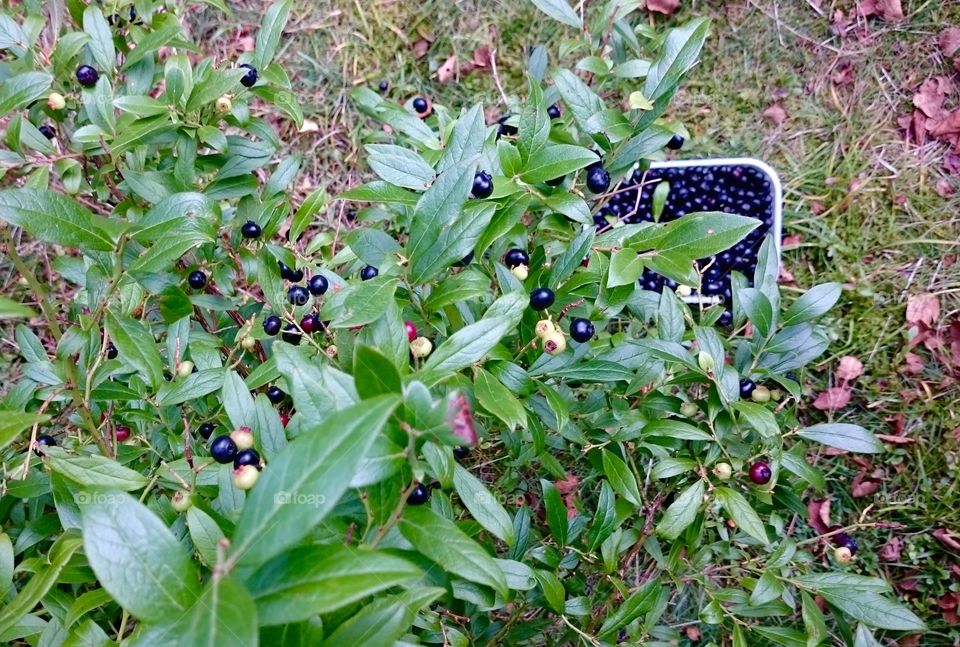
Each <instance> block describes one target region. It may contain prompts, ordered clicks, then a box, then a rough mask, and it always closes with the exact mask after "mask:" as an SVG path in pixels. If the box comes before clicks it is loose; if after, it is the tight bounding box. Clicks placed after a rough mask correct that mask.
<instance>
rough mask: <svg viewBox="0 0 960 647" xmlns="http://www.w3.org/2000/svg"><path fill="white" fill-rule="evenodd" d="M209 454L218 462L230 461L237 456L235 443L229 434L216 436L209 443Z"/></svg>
mask: <svg viewBox="0 0 960 647" xmlns="http://www.w3.org/2000/svg"><path fill="white" fill-rule="evenodd" d="M210 456H212V457H213V460H215V461H217V462H218V463H220V464H224V465H225V464H226V463H232V462H233V459H234V458H236V457H237V444H236V443H235V442H233V439H232V438H230V436H227V435H223V436H217V437H216V438H214V439H213V442H211V443H210Z"/></svg>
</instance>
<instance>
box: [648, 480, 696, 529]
mask: <svg viewBox="0 0 960 647" xmlns="http://www.w3.org/2000/svg"><path fill="white" fill-rule="evenodd" d="M704 487H705V486H704V483H703V481H696V482H695V483H693V485H691V486H690V487H688V488H687V489H686V490H684V491H683V492H682V493H681V494H680V496H678V497H677V498H676V499H675V500H674V501H673V503H671V504H670V507H669V508H667V510H666V512H664V513H663V517H661V519H660V523H658V524H657V534H658V535H660V536H661V537H663V538H665V539H676V538H677V537H679V536H680V533H682V532H683V531H684V530H686V529H687V526H689V525H690V524H691V523H693V521H694V519H696V518H697V513H698V512H699V511H700V506H701V505H702V504H703V491H704Z"/></svg>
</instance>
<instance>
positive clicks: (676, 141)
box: [667, 135, 684, 151]
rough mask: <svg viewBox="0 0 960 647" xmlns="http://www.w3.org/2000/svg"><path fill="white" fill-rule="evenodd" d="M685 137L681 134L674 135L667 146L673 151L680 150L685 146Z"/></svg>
mask: <svg viewBox="0 0 960 647" xmlns="http://www.w3.org/2000/svg"><path fill="white" fill-rule="evenodd" d="M683 141H684V140H683V137H681V136H680V135H674V136H673V137H671V138H670V141H668V142H667V148H669V149H670V150H672V151H678V150H680V149H681V148H683Z"/></svg>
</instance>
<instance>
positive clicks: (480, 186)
mask: <svg viewBox="0 0 960 647" xmlns="http://www.w3.org/2000/svg"><path fill="white" fill-rule="evenodd" d="M492 193H493V176H491V175H490V174H489V173H487V172H486V171H477V172H476V173H475V174H474V176H473V188H472V189H471V190H470V195H472V196H473V197H475V198H489V197H490V195H491V194H492Z"/></svg>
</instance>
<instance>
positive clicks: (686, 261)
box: [644, 252, 700, 286]
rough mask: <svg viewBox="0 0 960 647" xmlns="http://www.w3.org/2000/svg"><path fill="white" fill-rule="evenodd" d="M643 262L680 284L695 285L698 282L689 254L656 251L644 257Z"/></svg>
mask: <svg viewBox="0 0 960 647" xmlns="http://www.w3.org/2000/svg"><path fill="white" fill-rule="evenodd" d="M644 264H645V265H646V266H647V267H649V268H650V269H651V270H653V271H654V272H656V273H658V274H662V275H663V276H665V277H667V278H668V279H673V280H674V281H676V282H677V283H680V284H682V285H690V286H695V285H698V284H699V283H700V277H699V276H698V275H697V271H696V270H695V269H694V267H693V262H692V261H691V260H690V257H689V256H685V255H683V254H676V253H671V252H666V253H664V252H657V253H656V254H655V255H654V256H650V257H647V258H645V259H644Z"/></svg>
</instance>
